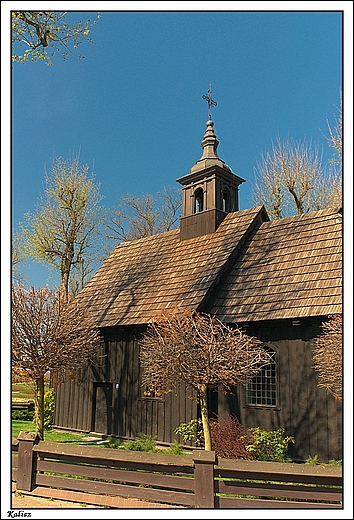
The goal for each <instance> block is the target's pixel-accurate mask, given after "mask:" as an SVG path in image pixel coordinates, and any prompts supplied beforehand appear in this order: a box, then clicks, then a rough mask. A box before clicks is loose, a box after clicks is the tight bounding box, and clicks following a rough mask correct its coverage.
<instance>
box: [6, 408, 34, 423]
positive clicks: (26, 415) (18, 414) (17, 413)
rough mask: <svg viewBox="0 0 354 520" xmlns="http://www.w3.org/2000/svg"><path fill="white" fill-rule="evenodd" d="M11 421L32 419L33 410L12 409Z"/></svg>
mask: <svg viewBox="0 0 354 520" xmlns="http://www.w3.org/2000/svg"><path fill="white" fill-rule="evenodd" d="M11 417H12V420H13V421H33V417H34V412H33V411H31V410H12V413H11Z"/></svg>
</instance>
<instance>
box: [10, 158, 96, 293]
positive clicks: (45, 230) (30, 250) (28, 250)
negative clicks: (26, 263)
mask: <svg viewBox="0 0 354 520" xmlns="http://www.w3.org/2000/svg"><path fill="white" fill-rule="evenodd" d="M45 180H46V189H45V194H44V196H41V197H40V200H39V204H38V206H37V208H36V212H35V213H34V214H31V213H27V214H26V215H25V223H21V224H20V229H21V242H22V244H21V245H22V251H23V254H24V255H25V256H27V257H30V258H33V259H34V260H36V261H38V262H44V263H47V264H48V265H49V266H51V267H52V268H54V269H55V270H57V271H59V273H60V281H61V285H62V287H63V288H64V290H65V291H66V293H68V291H69V281H70V276H71V274H72V270H73V269H74V270H75V269H78V270H80V272H82V270H83V269H84V272H85V277H84V279H83V280H82V286H83V285H84V283H85V280H86V278H87V275H88V274H89V273H90V272H91V270H90V268H89V266H90V263H91V262H92V259H93V258H94V259H96V260H97V259H100V254H101V253H102V252H99V242H98V238H99V232H98V230H99V226H100V224H101V220H102V210H101V208H100V206H99V202H100V200H101V196H100V193H99V190H100V186H99V184H95V181H94V175H93V174H91V175H90V174H89V173H88V166H83V165H81V164H80V162H79V158H78V156H76V157H74V158H73V159H72V160H71V161H68V160H64V159H62V158H60V157H58V158H55V159H54V160H53V162H52V169H51V172H50V174H47V175H46V179H45ZM82 286H81V287H80V289H81V288H82Z"/></svg>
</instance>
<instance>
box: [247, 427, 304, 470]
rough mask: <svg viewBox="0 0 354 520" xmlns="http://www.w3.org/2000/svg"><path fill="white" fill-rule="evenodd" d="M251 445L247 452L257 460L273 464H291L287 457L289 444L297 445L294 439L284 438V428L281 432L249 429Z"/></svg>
mask: <svg viewBox="0 0 354 520" xmlns="http://www.w3.org/2000/svg"><path fill="white" fill-rule="evenodd" d="M249 431H250V435H249V437H248V442H249V444H248V445H247V446H246V449H247V451H249V452H250V453H252V455H253V456H254V458H255V459H257V460H265V461H273V462H291V459H290V458H289V457H288V456H287V450H288V446H289V443H290V442H291V443H293V444H294V443H295V439H294V437H290V436H287V437H284V428H279V430H272V431H267V430H262V429H261V428H249Z"/></svg>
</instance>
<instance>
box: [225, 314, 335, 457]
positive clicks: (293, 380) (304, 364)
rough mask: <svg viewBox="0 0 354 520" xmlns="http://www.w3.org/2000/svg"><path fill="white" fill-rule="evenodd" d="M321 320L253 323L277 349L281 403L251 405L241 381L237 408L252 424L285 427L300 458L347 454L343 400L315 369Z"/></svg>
mask: <svg viewBox="0 0 354 520" xmlns="http://www.w3.org/2000/svg"><path fill="white" fill-rule="evenodd" d="M321 322H322V320H321V319H319V320H317V322H316V321H312V322H305V323H303V324H302V325H301V324H300V325H292V323H291V322H288V323H287V324H285V325H284V324H281V323H279V324H278V326H275V324H272V325H271V326H269V325H268V326H264V327H263V328H261V327H259V326H258V327H257V328H253V329H252V328H249V329H247V333H249V334H251V335H255V336H257V337H259V338H260V339H261V340H262V341H264V342H265V344H267V345H269V346H270V347H273V348H274V350H275V351H276V352H277V364H278V387H279V394H278V406H277V407H276V408H273V407H270V408H267V407H261V406H248V405H247V403H246V390H245V387H242V386H240V387H239V388H237V389H236V399H237V401H238V406H237V408H236V409H235V408H234V410H233V411H234V413H235V412H236V414H238V416H239V419H240V421H241V423H242V424H243V425H244V426H246V427H256V426H259V427H261V428H263V429H266V430H275V429H278V428H285V435H292V436H293V437H294V438H295V445H290V450H289V452H290V455H291V457H292V458H293V459H294V460H306V459H307V458H308V457H309V456H311V457H313V456H315V455H319V457H320V460H321V461H323V462H327V461H328V460H330V459H335V460H338V459H341V458H342V444H341V420H342V415H341V403H339V402H337V401H335V399H334V397H332V396H331V395H329V394H328V393H327V392H326V390H325V389H323V388H319V387H318V386H317V374H316V372H315V371H314V370H313V369H312V349H313V338H314V337H315V336H316V335H317V334H318V333H319V331H320V329H319V324H320V323H321ZM231 408H232V407H230V406H228V409H229V410H231Z"/></svg>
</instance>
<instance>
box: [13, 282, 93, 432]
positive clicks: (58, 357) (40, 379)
mask: <svg viewBox="0 0 354 520" xmlns="http://www.w3.org/2000/svg"><path fill="white" fill-rule="evenodd" d="M100 346H101V338H100V334H99V331H98V329H97V328H95V327H94V326H92V324H91V323H90V322H89V320H88V318H87V316H86V315H85V311H84V309H83V308H82V307H80V306H79V305H78V302H77V300H75V299H74V298H71V297H67V295H66V294H65V293H63V291H62V290H50V289H49V288H48V287H45V288H44V289H34V288H31V289H30V290H25V288H24V287H23V286H22V285H20V284H18V285H17V286H15V284H13V286H12V369H13V373H14V375H19V376H21V377H25V378H26V379H27V380H30V381H33V382H35V385H36V396H35V416H36V431H37V432H38V434H39V436H40V438H41V439H43V435H44V376H45V374H46V373H47V372H48V371H50V373H51V376H52V377H53V378H54V379H56V380H60V379H61V377H62V375H63V374H64V373H65V372H67V373H70V374H71V375H74V374H75V373H78V372H79V371H80V370H81V369H82V368H83V367H84V366H85V365H86V363H87V362H89V361H91V362H94V360H96V361H97V356H98V355H99V352H100Z"/></svg>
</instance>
